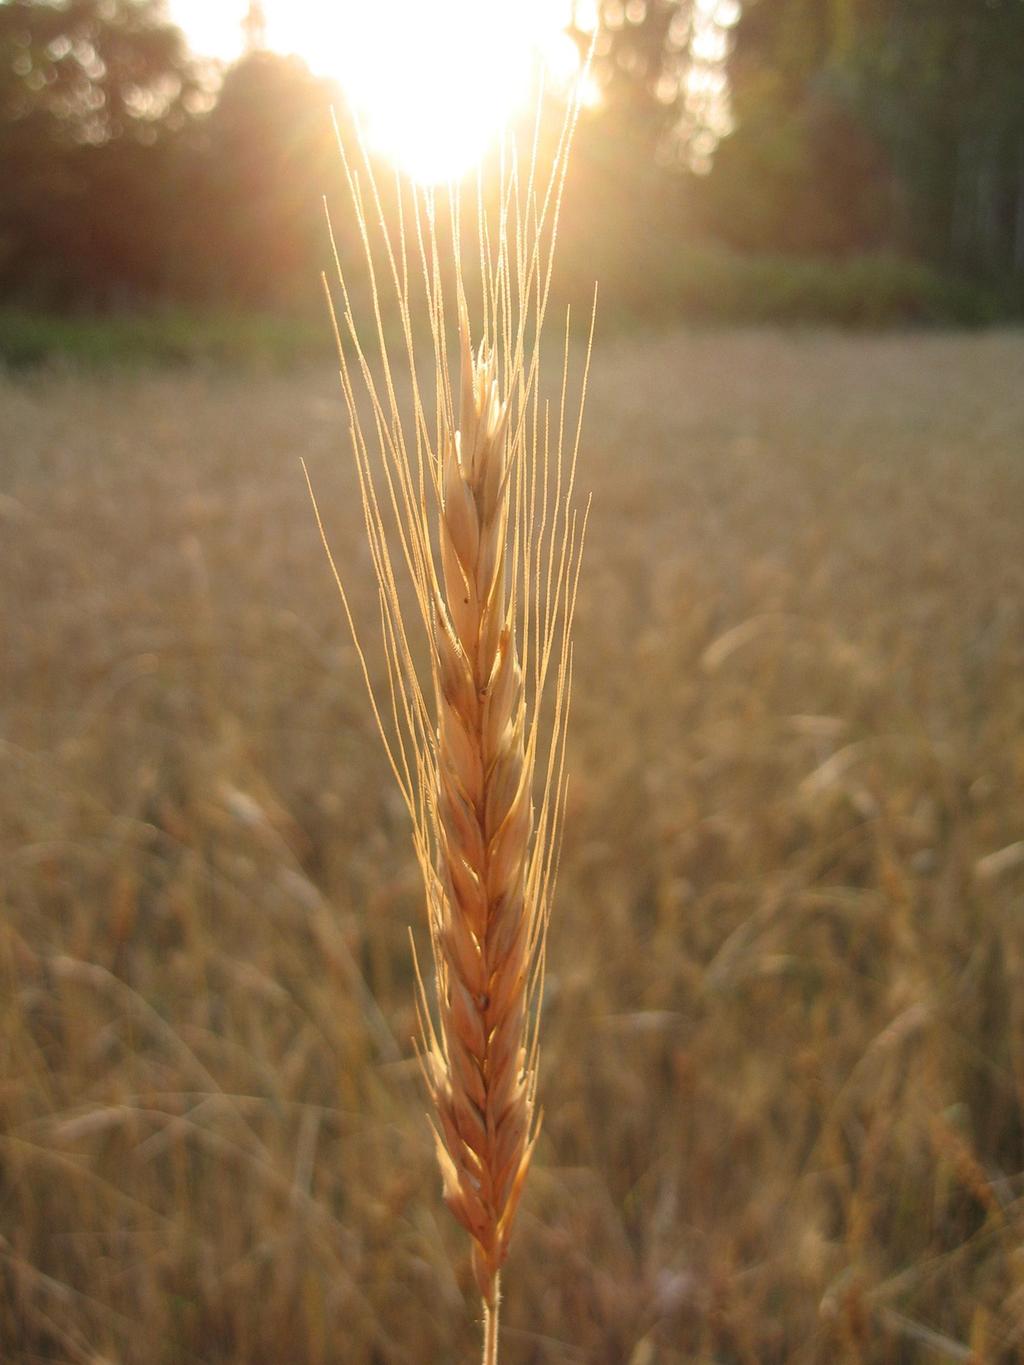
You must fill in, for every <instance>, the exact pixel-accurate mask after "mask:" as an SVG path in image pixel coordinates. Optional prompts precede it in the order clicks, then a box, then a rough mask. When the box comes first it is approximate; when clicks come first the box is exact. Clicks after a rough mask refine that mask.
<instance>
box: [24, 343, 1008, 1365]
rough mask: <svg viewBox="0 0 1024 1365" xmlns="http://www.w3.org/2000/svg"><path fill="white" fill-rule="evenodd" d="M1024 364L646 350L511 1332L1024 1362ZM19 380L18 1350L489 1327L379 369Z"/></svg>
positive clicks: (470, 1333)
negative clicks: (373, 498)
mask: <svg viewBox="0 0 1024 1365" xmlns="http://www.w3.org/2000/svg"><path fill="white" fill-rule="evenodd" d="M1022 363H1024V341H1022V339H1021V338H1019V337H1017V336H1014V335H1005V336H999V335H992V336H986V337H979V338H973V339H957V338H945V337H939V336H934V337H925V338H920V337H919V338H913V339H902V338H898V337H891V338H887V339H877V340H867V339H860V340H853V339H838V338H833V337H828V336H816V335H808V336H806V337H799V336H795V337H788V338H786V337H781V336H776V335H772V334H765V333H761V334H754V333H751V334H724V335H721V336H717V337H705V338H687V337H683V336H668V337H664V338H661V339H658V340H651V341H634V342H628V343H627V342H622V343H618V344H616V346H615V347H607V348H604V349H599V352H598V355H597V357H596V361H595V372H594V375H593V377H592V382H591V399H592V403H591V407H590V410H589V415H588V422H587V431H588V433H589V441H588V447H587V455H586V470H587V482H588V483H590V484H591V485H592V487H593V491H594V498H595V501H594V507H595V511H594V518H593V521H592V525H591V531H590V536H589V542H588V558H587V566H586V568H587V572H586V575H585V578H584V580H583V585H582V588H581V595H580V600H579V605H578V611H577V631H576V638H577V672H578V678H579V682H578V685H577V688H576V700H575V703H574V715H573V730H572V736H571V743H570V751H571V752H570V762H571V767H572V771H573V775H574V780H573V786H572V789H571V791H570V812H569V818H568V822H567V827H566V828H567V837H566V843H565V846H564V849H563V856H562V868H561V875H560V892H559V907H558V915H557V916H556V918H555V921H554V923H553V926H552V939H551V943H550V947H549V964H550V965H549V973H548V979H547V986H546V1001H545V1066H544V1075H543V1078H542V1086H541V1096H540V1099H541V1102H542V1103H544V1104H545V1108H546V1120H545V1127H544V1130H543V1134H542V1137H541V1141H540V1144H539V1148H538V1153H537V1157H536V1160H535V1163H534V1169H533V1172H532V1175H531V1182H530V1185H529V1188H528V1190H527V1193H526V1197H525V1199H524V1203H523V1205H522V1208H521V1210H520V1215H519V1224H518V1231H517V1239H516V1242H515V1244H514V1245H513V1249H512V1254H511V1260H510V1266H509V1271H510V1273H509V1276H508V1295H507V1299H506V1306H505V1327H504V1338H505V1340H504V1347H503V1351H504V1359H505V1361H506V1362H507V1365H513V1362H520V1363H521V1365H525V1362H556V1361H557V1362H588V1365H597V1363H598V1362H601V1365H604V1363H605V1362H607V1365H621V1363H622V1362H630V1363H631V1365H682V1363H683V1362H684V1361H685V1362H687V1365H690V1363H691V1362H702V1363H703V1362H707V1365H711V1362H716V1363H717V1365H725V1363H726V1362H730V1363H731V1362H743V1365H773V1363H774V1362H779V1365H781V1363H782V1362H805V1363H807V1365H810V1363H811V1362H813V1363H814V1365H819V1363H820V1365H826V1363H827V1362H833V1361H849V1362H851V1363H852V1362H857V1363H858V1365H860V1363H863V1365H894V1363H895V1365H903V1362H916V1361H922V1362H925V1361H932V1360H936V1361H940V1360H951V1361H954V1360H969V1359H974V1360H976V1361H978V1362H998V1363H999V1365H1003V1363H1004V1362H1005V1363H1006V1365H1008V1363H1009V1362H1012V1361H1015V1360H1018V1359H1020V1358H1021V1354H1022V1351H1024V1258H1022V1255H1021V1250H1020V1248H1021V1245H1022V1241H1024V1203H1022V1199H1024V1174H1022V1173H1024V1112H1022V1102H1024V1099H1022V1097H1024V996H1022V993H1021V991H1020V986H1019V982H1020V979H1021V971H1022V970H1024V961H1022V958H1024V951H1022V943H1024V936H1022V933H1021V920H1020V905H1021V898H1022V894H1024V850H1022V849H1021V848H1020V846H1019V845H1020V841H1021V840H1022V838H1024V796H1022V792H1024V746H1022V741H1021V734H1022V732H1024V684H1022V676H1024V672H1022V665H1024V611H1022V602H1024V550H1022V545H1021V534H1020V528H1021V525H1022V522H1024V466H1022V464H1021V458H1020V457H1021V449H1022V446H1024V397H1022V394H1021V390H1020V383H1019V376H1020V373H1021V366H1022ZM0 405H2V411H3V429H4V435H5V448H4V456H3V466H2V478H3V486H2V489H0V492H2V494H3V496H2V498H0V516H2V518H3V535H2V539H0V581H2V582H3V584H4V588H5V604H4V619H3V629H4V645H3V648H4V688H3V711H2V716H3V734H4V744H3V768H2V771H3V781H2V787H0V824H2V833H3V871H2V882H0V895H2V897H3V902H4V917H3V929H2V937H0V980H2V988H0V1009H2V1012H3V1018H2V1028H0V1038H2V1043H0V1048H2V1053H0V1192H2V1204H0V1210H2V1212H0V1237H2V1240H0V1340H2V1342H3V1347H4V1357H5V1359H7V1360H11V1361H14V1362H18V1365H22V1362H24V1363H25V1365H27V1362H29V1361H33V1360H51V1361H53V1360H61V1361H63V1360H67V1361H90V1362H95V1361H98V1360H100V1359H105V1360H108V1361H111V1362H114V1361H117V1362H124V1365H135V1362H138V1365H164V1363H165V1362H166V1363H167V1365H170V1363H171V1362H174V1363H175V1365H176V1363H177V1362H179V1361H180V1362H185V1361H194V1360H201V1361H206V1362H243V1361H244V1362H256V1361H264V1360H288V1361H289V1362H295V1365H305V1363H306V1362H327V1361H336V1360H339V1359H343V1360H345V1361H346V1363H348V1362H352V1365H360V1362H367V1363H368V1362H380V1365H384V1363H385V1362H386V1363H387V1365H392V1363H393V1362H394V1363H395V1365H398V1363H400V1362H408V1363H409V1365H414V1362H415V1363H419V1362H423V1361H427V1360H429V1361H431V1362H449V1361H450V1362H453V1365H454V1362H457V1361H462V1360H465V1359H467V1358H469V1359H471V1358H472V1357H473V1355H474V1354H475V1352H476V1349H477V1346H476V1342H477V1331H478V1329H477V1328H476V1327H475V1326H474V1324H473V1323H472V1321H471V1320H470V1316H469V1315H468V1314H467V1311H466V1304H467V1302H472V1298H473V1295H474V1285H473V1278H472V1271H471V1268H470V1264H469V1257H468V1255H467V1254H466V1250H465V1246H464V1239H463V1238H462V1236H461V1233H460V1230H459V1229H458V1228H457V1227H456V1226H455V1225H454V1224H453V1223H452V1221H451V1220H450V1219H448V1218H447V1217H446V1216H445V1215H444V1214H443V1212H439V1211H438V1200H437V1198H436V1195H435V1193H434V1189H435V1187H436V1184H437V1183H438V1182H437V1177H436V1173H435V1168H434V1158H433V1152H432V1150H431V1144H430V1134H429V1128H428V1126H427V1125H426V1123H425V1122H424V1120H423V1116H422V1110H423V1107H424V1106H423V1099H422V1091H421V1088H420V1083H419V1078H418V1075H417V1071H416V1064H415V1061H414V1060H412V1052H411V1048H410V1045H409V1039H410V1037H411V1035H412V1034H413V1032H414V1030H415V1017H414V1011H413V1005H412V1000H413V994H412V981H411V969H410V966H409V955H408V945H407V940H406V936H405V926H406V924H409V923H417V922H418V921H419V918H420V913H421V911H420V904H419V891H418V880H417V879H418V870H417V868H416V865H415V860H414V859H413V857H412V856H411V853H410V851H409V847H408V831H407V825H406V816H405V811H404V809H403V808H402V806H401V802H400V800H399V799H397V797H396V795H395V793H394V792H393V789H392V784H391V779H390V774H389V773H388V772H387V769H386V764H385V760H384V758H383V756H382V755H381V754H380V752H379V745H378V741H377V737H376V735H375V734H374V733H373V732H372V729H371V727H372V721H371V720H370V718H369V716H368V714H367V711H366V707H365V702H364V697H363V694H362V691H361V688H362V683H361V680H360V678H359V672H358V666H357V662H356V659H355V657H354V654H353V652H352V650H351V648H350V647H349V646H348V644H347V643H346V641H345V638H344V634H343V631H344V622H343V620H342V619H341V617H340V613H339V612H338V610H337V603H336V599H335V598H334V595H333V593H332V590H331V585H330V582H329V579H328V575H327V572H326V569H325V566H324V563H323V558H322V551H321V548H320V546H319V543H318V542H317V540H316V538H315V532H314V531H313V529H312V527H311V522H310V515H309V509H308V501H307V495H306V491H305V486H304V484H303V482H302V479H301V474H300V472H299V470H298V463H297V460H298V455H299V454H302V455H304V456H305V458H306V459H307V462H308V463H309V465H310V469H311V474H312V477H313V481H314V483H315V485H316V487H317V491H318V495H319V497H320V500H321V505H322V507H323V508H324V510H325V514H326V519H327V523H328V524H327V530H328V533H329V535H330V538H331V541H332V544H333V545H334V547H335V550H336V552H337V554H338V557H339V559H340V560H341V562H342V565H343V566H344V567H345V568H346V570H347V572H346V581H347V582H348V583H350V584H352V585H353V606H354V610H355V611H356V614H357V616H358V617H359V618H360V620H361V621H363V622H365V623H366V624H367V625H368V626H370V627H372V626H373V624H374V622H375V621H376V594H375V589H374V587H373V581H372V574H371V570H370V564H369V559H368V554H367V551H366V549H365V546H364V541H363V530H362V526H361V520H360V517H359V513H358V506H357V504H358V495H357V493H356V492H355V490H354V487H353V481H352V478H351V475H350V473H349V465H348V462H347V460H346V458H345V454H344V431H343V426H344V422H343V417H342V412H341V400H340V398H339V397H338V395H337V390H336V386H335V383H334V381H333V380H332V378H331V376H330V375H327V374H324V375H321V374H309V375H308V376H306V377H293V378H290V379H287V378H273V377H269V378H266V379H263V380H261V381H260V383H259V384H258V385H256V386H253V385H251V384H246V383H245V382H244V381H242V380H241V379H228V378H224V379H216V378H212V377H203V376H201V375H181V374H177V375H168V376H152V377H148V378H147V377H139V378H137V379H133V380H130V381H128V380H124V381H119V380H117V379H116V378H111V379H110V380H109V381H102V382H100V381H91V382H88V381H84V380H83V381H79V380H76V379H74V378H39V379H34V380H31V381H28V382H25V383H21V384H18V385H6V386H5V387H4V388H3V389H2V390H0ZM610 718H613V719H610ZM382 870H383V871H382ZM556 1085H557V1099H556V1094H555V1089H554V1087H555V1086H556ZM453 1267H454V1269H453Z"/></svg>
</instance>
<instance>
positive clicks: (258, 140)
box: [190, 51, 345, 307]
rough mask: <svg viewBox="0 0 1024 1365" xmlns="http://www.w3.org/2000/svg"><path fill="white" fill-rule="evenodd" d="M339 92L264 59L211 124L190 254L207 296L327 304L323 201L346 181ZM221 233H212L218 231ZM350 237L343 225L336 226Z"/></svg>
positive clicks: (233, 83) (242, 68)
mask: <svg viewBox="0 0 1024 1365" xmlns="http://www.w3.org/2000/svg"><path fill="white" fill-rule="evenodd" d="M338 102H339V97H338V92H337V90H336V88H335V87H334V86H333V85H331V84H330V83H329V82H326V81H323V80H320V79H318V78H316V77H314V76H313V75H311V74H310V72H309V69H308V68H307V67H306V66H305V65H304V64H303V63H302V62H301V61H299V60H298V58H295V57H281V56H278V55H276V54H274V53H270V52H260V51H254V52H251V53H249V54H248V55H247V56H245V57H243V58H242V59H241V61H239V62H238V63H237V64H236V65H235V66H233V67H231V68H230V69H229V70H228V72H227V73H226V75H225V78H224V84H223V86H222V87H221V91H220V95H219V98H218V100H217V104H216V106H215V108H214V109H213V110H212V112H211V113H210V115H209V117H208V118H206V119H205V120H204V121H203V126H202V132H201V144H200V156H199V159H198V161H197V164H196V168H195V179H194V182H193V184H192V187H191V193H190V200H191V202H192V203H193V205H194V206H195V212H194V213H193V215H192V236H191V244H190V251H191V254H192V255H193V256H194V258H195V259H196V261H197V264H198V267H199V270H200V273H201V276H202V278H203V281H204V288H205V289H206V291H207V292H209V293H211V294H221V295H226V296H228V297H230V298H231V299H233V300H235V301H237V302H241V303H245V304H248V305H257V304H259V305H263V304H274V305H275V306H279V307H280V306H294V305H298V306H304V305H308V304H309V303H310V302H311V300H313V299H315V300H316V302H317V304H318V305H319V302H320V293H319V271H320V270H321V269H323V268H324V267H325V266H326V265H327V264H328V259H329V245H328V238H327V232H326V227H325V221H324V209H323V197H324V194H325V193H326V192H327V191H328V190H329V188H330V187H331V186H333V185H336V184H337V183H338V181H339V177H340V175H341V168H340V164H339V157H338V148H337V143H336V141H335V137H334V133H333V130H332V127H331V108H332V104H333V105H335V106H336V105H337V104H338ZM211 227H212V230H211ZM336 227H337V230H338V233H339V234H340V235H341V236H342V237H343V236H344V227H345V225H344V224H343V223H339V224H336Z"/></svg>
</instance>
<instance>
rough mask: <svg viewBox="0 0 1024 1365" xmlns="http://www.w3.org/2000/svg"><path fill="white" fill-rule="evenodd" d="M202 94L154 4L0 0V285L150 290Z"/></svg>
mask: <svg viewBox="0 0 1024 1365" xmlns="http://www.w3.org/2000/svg"><path fill="white" fill-rule="evenodd" d="M202 100H203V89H202V86H201V83H200V80H199V75H198V73H197V71H196V70H195V68H194V66H193V64H192V63H191V61H190V59H189V56H188V52H187V49H186V46H185V42H184V39H183V38H182V35H181V34H180V33H179V32H178V30H177V29H175V28H173V27H171V26H169V25H168V24H167V23H165V22H164V20H163V17H162V11H161V8H160V6H159V4H158V3H156V0H65V3H63V4H60V3H45V2H44V0H0V180H2V182H3V184H4V194H3V197H2V200H0V290H3V292H4V293H5V294H7V295H12V294H18V295H22V296H28V297H35V298H37V299H38V300H40V301H46V302H50V303H69V302H73V301H76V300H87V301H90V302H93V303H98V302H110V301H112V300H113V299H116V298H119V297H123V296H130V295H137V294H139V293H146V294H153V293H156V292H159V291H160V290H161V288H162V287H163V285H164V283H165V280H166V276H167V270H168V264H169V262H170V261H171V259H172V257H173V252H172V250H171V246H170V241H169V239H168V232H169V229H170V226H171V221H172V218H173V207H174V204H175V198H176V196H175V184H176V179H175V171H176V154H177V146H178V143H179V142H180V138H181V134H182V132H183V130H184V129H185V127H186V125H187V123H188V120H189V118H190V115H191V113H192V112H193V111H194V110H196V109H198V108H200V107H201V105H202Z"/></svg>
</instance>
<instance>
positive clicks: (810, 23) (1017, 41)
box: [706, 0, 1024, 275]
mask: <svg viewBox="0 0 1024 1365" xmlns="http://www.w3.org/2000/svg"><path fill="white" fill-rule="evenodd" d="M729 78H730V88H731V99H732V106H733V111H734V115H735V119H736V125H737V127H736V130H735V132H734V134H733V135H732V136H731V137H729V138H728V139H727V141H726V142H725V143H724V144H723V145H722V147H721V148H720V150H719V153H718V156H717V158H716V163H715V168H714V172H713V174H712V176H711V178H710V183H709V185H708V187H707V195H706V203H707V208H708V212H709V221H710V222H711V223H712V224H713V226H714V227H715V228H716V230H718V231H720V232H721V233H722V234H723V235H725V236H726V237H727V238H728V239H729V240H731V241H733V242H734V243H736V244H737V245H741V246H759V247H762V248H763V247H766V246H767V247H773V248H779V249H783V250H789V251H832V252H841V251H854V250H863V249H865V248H869V249H871V248H878V247H890V248H895V249H899V250H902V251H905V252H908V253H911V254H915V255H919V256H921V257H923V258H925V259H928V260H931V261H933V262H935V263H938V264H941V265H946V266H951V265H955V266H957V267H959V268H962V269H963V268H966V269H967V270H969V271H972V272H973V273H976V274H989V275H991V274H1000V273H1006V272H1007V271H1008V270H1010V269H1014V268H1015V269H1017V270H1018V271H1024V98H1022V96H1024V0H969V2H965V0H746V3H745V4H744V7H743V12H742V17H741V20H740V23H739V24H738V27H737V37H736V42H735V46H734V49H733V51H732V53H731V55H730V58H729Z"/></svg>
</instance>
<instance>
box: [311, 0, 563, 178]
mask: <svg viewBox="0 0 1024 1365" xmlns="http://www.w3.org/2000/svg"><path fill="white" fill-rule="evenodd" d="M317 8H318V11H319V22H318V23H317V25H316V27H317V29H318V30H319V33H318V42H317V45H316V50H313V49H312V48H309V49H308V50H307V51H306V52H305V54H304V55H306V57H307V60H308V61H309V62H310V64H311V65H312V66H314V68H316V69H318V70H320V71H322V72H323V73H324V74H325V75H330V76H333V77H334V78H335V79H336V80H337V81H338V82H339V84H340V86H341V87H342V89H343V91H344V92H345V95H346V97H347V98H348V100H349V101H350V103H351V104H352V106H353V108H354V109H355V110H356V112H357V113H358V115H359V117H360V119H361V120H362V123H363V127H364V132H365V135H366V138H367V141H368V142H369V144H370V145H371V146H372V147H373V149H374V150H375V151H377V152H379V153H381V154H382V155H384V156H386V157H387V158H388V159H389V160H390V161H391V162H392V163H393V164H395V165H396V166H397V167H398V168H399V169H401V170H403V171H405V172H406V173H407V174H408V175H410V176H411V177H413V178H414V179H415V180H417V181H420V182H421V183H426V184H431V183H438V182H442V181H446V180H453V179H458V178H459V177H461V176H462V175H464V174H465V173H466V172H467V171H469V170H470V169H471V168H472V167H473V166H474V165H475V164H477V162H478V161H479V160H480V159H481V157H482V156H483V155H484V154H485V153H486V151H487V149H488V147H489V146H491V145H492V144H493V143H494V142H495V141H496V139H497V138H498V137H499V136H500V133H501V130H502V129H503V128H504V127H505V126H506V125H507V124H509V123H510V122H511V121H512V120H513V119H514V118H515V117H516V116H517V115H518V114H520V113H522V112H523V111H524V109H526V108H527V107H529V105H530V102H531V97H532V93H533V91H534V90H535V89H536V80H537V77H538V74H539V72H540V71H541V70H542V69H543V68H544V67H545V66H546V67H548V68H549V69H550V70H553V71H554V73H555V75H556V76H557V77H558V78H559V79H565V78H566V76H567V75H569V74H570V70H569V68H570V67H574V66H575V65H578V55H577V51H576V47H575V45H574V44H573V43H572V41H571V39H569V38H568V36H567V35H566V33H565V28H566V25H567V23H568V22H569V19H570V17H571V12H572V6H571V3H565V4H563V3H559V0H432V3H429V4H428V3H425V0H389V3H381V0H340V3H335V4H334V5H330V6H318V7H317ZM293 12H294V11H293ZM310 18H311V19H312V15H311V16H310ZM297 37H298V35H296V38H297Z"/></svg>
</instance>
